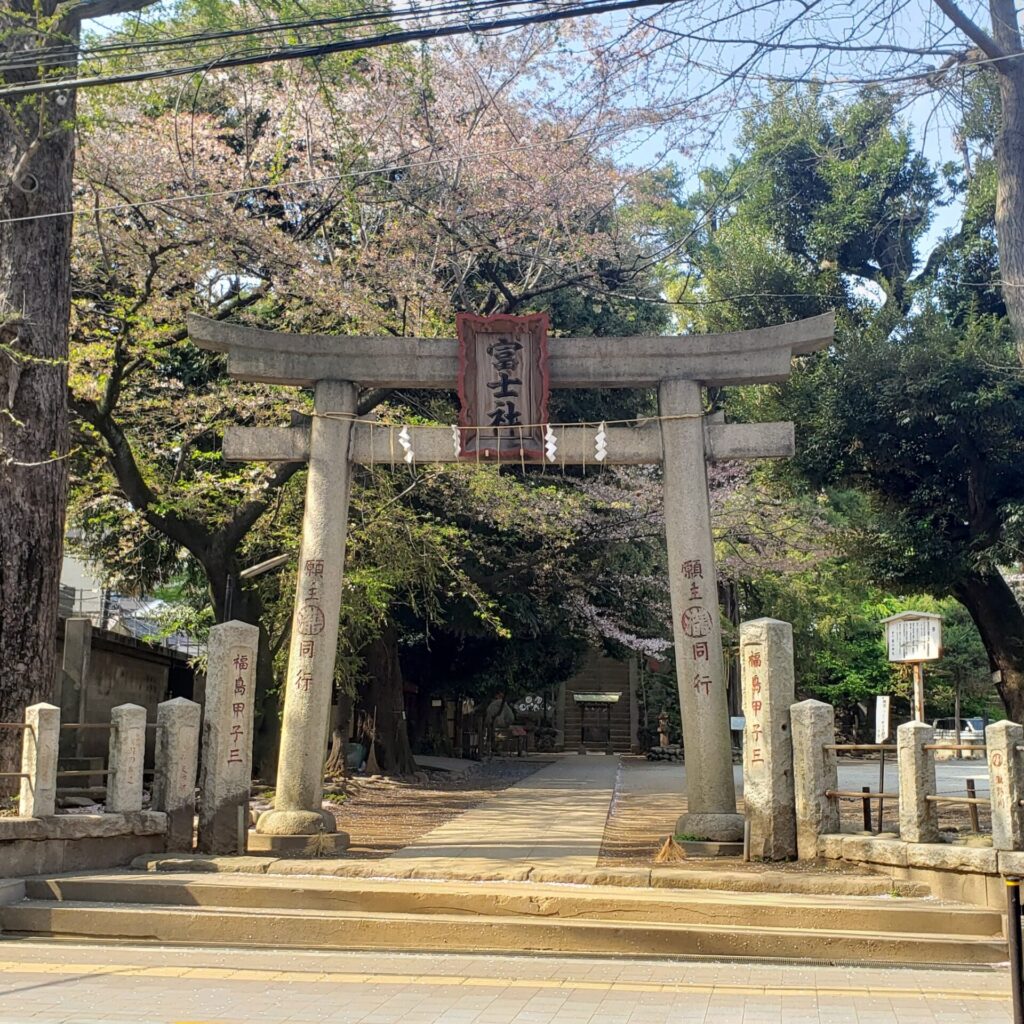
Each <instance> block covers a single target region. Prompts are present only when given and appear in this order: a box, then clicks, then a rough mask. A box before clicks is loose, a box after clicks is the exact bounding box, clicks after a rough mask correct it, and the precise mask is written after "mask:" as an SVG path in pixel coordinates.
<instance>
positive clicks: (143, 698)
mask: <svg viewBox="0 0 1024 1024" xmlns="http://www.w3.org/2000/svg"><path fill="white" fill-rule="evenodd" d="M63 630H64V623H63V621H61V623H60V626H59V631H58V644H59V645H62V644H63V640H64V638H63ZM192 677H193V673H192V670H191V669H190V668H189V667H188V661H187V659H186V658H185V657H184V656H183V655H180V654H177V653H176V652H172V651H169V650H167V649H166V648H161V647H153V646H152V645H150V644H146V643H143V642H142V641H140V640H135V639H134V638H132V637H125V636H120V635H119V634H117V633H112V632H110V631H109V630H103V629H98V628H95V627H94V628H93V631H92V651H91V654H90V658H89V670H88V674H87V677H86V693H85V717H84V721H86V722H109V721H110V712H111V709H112V708H115V707H117V706H118V705H121V704H138V705H140V706H141V707H144V708H145V709H146V719H147V721H149V722H155V721H156V707H157V705H158V704H159V703H160V702H161V701H163V700H166V699H167V698H168V697H188V698H190V699H191V697H192V689H193V685H192ZM71 689H72V688H71V687H70V686H69V685H68V682H67V680H66V679H65V677H64V676H63V674H62V673H60V671H59V670H58V688H57V694H58V700H56V701H55V703H57V704H59V705H60V707H61V712H62V713H61V718H62V720H63V721H65V722H75V721H77V720H78V695H77V694H76V693H72V692H70V690H71ZM66 691H67V692H66ZM150 731H151V732H152V730H150ZM75 739H76V740H77V743H78V744H79V746H78V747H77V748H76V749H75V750H74V751H72V746H71V740H72V737H70V736H69V737H67V738H66V739H65V738H62V752H64V753H66V754H69V755H70V754H71V753H73V752H74V753H77V754H78V756H81V757H104V758H105V757H106V754H107V743H108V740H109V736H108V734H107V733H106V732H104V731H102V730H98V729H95V730H83V731H82V732H81V733H80V735H76V736H75ZM152 747H153V743H152V736H150V737H149V741H148V742H147V750H148V754H149V758H150V760H151V759H152V753H153V749H152Z"/></svg>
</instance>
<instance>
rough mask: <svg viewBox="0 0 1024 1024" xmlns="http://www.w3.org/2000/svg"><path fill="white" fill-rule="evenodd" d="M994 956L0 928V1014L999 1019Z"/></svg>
mask: <svg viewBox="0 0 1024 1024" xmlns="http://www.w3.org/2000/svg"><path fill="white" fill-rule="evenodd" d="M1006 993H1007V976H1006V974H1005V972H1004V971H1002V970H971V971H957V970H949V969H945V970H915V969H909V968H895V969H887V968H879V967H863V968H862V967H838V966H812V965H797V966H785V965H781V964H777V963H776V964H757V963H749V962H712V961H703V960H690V961H674V962H667V961H664V960H657V961H648V960H638V959H614V960H613V959H608V958H600V959H592V958H564V957H538V956H534V957H494V956H487V957H484V956H466V955H435V954H410V955H399V954H387V953H379V952H377V953H373V954H366V953H317V952H296V951H289V952H287V953H283V952H277V951H265V950H224V949H197V948H188V949H183V948H166V947H165V948H146V949H141V948H137V947H128V946H95V945H89V946H75V945H69V944H64V943H62V944H48V943H42V942H0V1024H28V1022H31V1024H122V1022H132V1024H239V1022H247V1024H248V1022H251V1024H669V1022H673V1024H675V1022H678V1021H683V1022H693V1024H711V1022H714V1024H718V1022H721V1024H812V1022H813V1024H824V1022H827V1024H846V1022H848V1024H932V1022H935V1024H939V1022H943V1024H947V1022H965V1024H996V1022H999V1024H1004V1022H1006V1021H1007V1020H1008V1018H1009V1000H1008V998H1007V994H1006Z"/></svg>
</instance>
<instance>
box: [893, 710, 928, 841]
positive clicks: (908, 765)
mask: <svg viewBox="0 0 1024 1024" xmlns="http://www.w3.org/2000/svg"><path fill="white" fill-rule="evenodd" d="M934 741H935V730H934V729H933V728H932V727H931V726H930V725H925V724H924V722H907V723H905V724H904V725H901V726H900V727H899V728H898V729H897V730H896V756H897V759H898V760H899V767H900V839H902V840H903V841H904V842H905V843H935V842H938V839H939V815H938V811H937V809H936V806H935V803H934V801H932V800H927V799H926V797H928V796H929V795H934V793H935V751H933V750H925V749H924V747H925V744H926V743H933V742H934Z"/></svg>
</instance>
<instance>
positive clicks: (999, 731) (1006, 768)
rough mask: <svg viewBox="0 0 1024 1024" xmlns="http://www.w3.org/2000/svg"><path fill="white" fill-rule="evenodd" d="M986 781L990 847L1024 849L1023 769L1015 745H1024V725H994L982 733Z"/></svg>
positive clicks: (1012, 723)
mask: <svg viewBox="0 0 1024 1024" xmlns="http://www.w3.org/2000/svg"><path fill="white" fill-rule="evenodd" d="M985 743H986V745H987V747H988V778H989V789H990V791H991V794H990V795H991V799H992V846H993V847H994V848H995V849H996V850H1024V807H1021V805H1020V802H1021V799H1024V770H1022V766H1021V757H1020V753H1018V751H1017V745H1018V744H1020V743H1024V726H1021V725H1018V724H1017V723H1016V722H1006V721H1003V722H995V723H994V724H992V725H990V726H989V727H988V728H987V729H986V730H985Z"/></svg>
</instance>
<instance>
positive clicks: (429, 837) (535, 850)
mask: <svg viewBox="0 0 1024 1024" xmlns="http://www.w3.org/2000/svg"><path fill="white" fill-rule="evenodd" d="M618 764H619V759H618V758H617V757H609V756H606V755H603V754H591V755H585V756H580V755H577V754H573V755H566V756H565V757H560V758H559V759H558V761H557V762H556V763H555V764H551V765H548V766H546V767H545V768H541V769H540V771H538V772H536V773H534V774H533V775H531V776H529V777H528V778H526V779H523V781H522V782H519V783H517V784H516V785H514V786H510V787H509V788H508V789H506V790H503V791H502V792H501V793H499V794H498V795H497V796H495V797H493V798H492V799H490V800H487V801H485V802H484V803H483V804H481V805H480V806H478V807H475V808H474V809H473V810H470V811H467V812H466V813H465V814H461V815H459V817H458V818H456V819H455V820H454V821H450V822H448V823H447V824H446V825H442V826H441V827H440V828H436V829H434V830H433V831H432V832H428V833H427V834H426V835H425V836H422V837H421V838H420V839H418V840H417V841H416V842H415V843H413V844H412V845H411V846H407V847H405V848H404V849H402V850H399V851H398V852H397V853H395V854H394V855H393V856H392V857H391V858H390V859H391V860H403V861H408V860H415V861H416V862H417V864H418V866H422V867H424V868H432V867H437V868H444V867H448V868H450V867H451V866H452V861H453V859H457V860H458V866H459V868H460V870H470V871H472V870H480V871H486V870H490V869H494V868H496V867H501V868H508V867H514V866H520V865H522V866H527V865H532V866H534V867H540V868H544V867H557V868H572V869H580V870H589V869H591V868H594V867H596V866H597V858H598V855H599V854H600V852H601V840H602V837H603V836H604V826H605V821H606V819H607V817H608V807H609V805H610V804H611V799H612V795H613V793H614V790H615V774H616V771H617V769H618Z"/></svg>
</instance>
